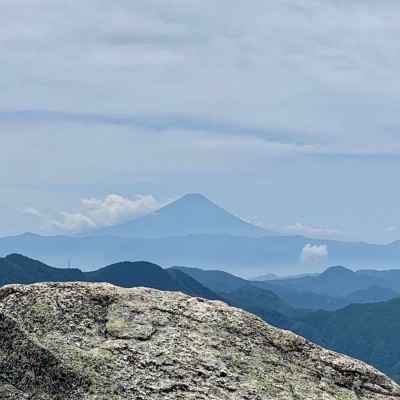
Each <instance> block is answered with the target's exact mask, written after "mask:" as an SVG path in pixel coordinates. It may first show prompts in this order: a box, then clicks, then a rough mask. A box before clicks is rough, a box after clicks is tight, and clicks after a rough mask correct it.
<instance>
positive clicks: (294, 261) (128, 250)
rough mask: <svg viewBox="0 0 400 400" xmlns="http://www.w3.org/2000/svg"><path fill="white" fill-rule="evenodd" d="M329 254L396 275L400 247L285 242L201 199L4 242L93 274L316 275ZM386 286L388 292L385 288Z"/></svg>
mask: <svg viewBox="0 0 400 400" xmlns="http://www.w3.org/2000/svg"><path fill="white" fill-rule="evenodd" d="M310 246H311V248H312V247H315V246H326V250H327V253H328V256H327V258H326V260H324V262H326V263H328V262H329V264H330V265H352V266H355V267H356V268H364V269H371V268H379V269H386V268H397V267H399V260H400V242H394V243H391V244H388V245H375V244H368V243H358V242H342V241H335V240H325V239H310V238H306V237H302V236H280V235H278V234H274V233H273V232H269V231H266V230H264V229H262V228H260V227H258V226H255V225H252V224H249V223H247V222H245V221H243V220H241V219H240V218H237V217H235V216H234V215H232V214H230V213H228V212H227V211H225V210H224V209H223V208H221V207H219V206H217V205H216V204H214V203H212V202H211V201H209V200H208V199H207V198H205V197H204V196H202V195H199V194H190V195H186V196H184V197H183V198H181V199H179V200H177V201H175V202H173V203H171V204H169V205H167V206H165V207H162V208H161V209H160V210H158V211H156V212H154V213H152V214H150V215H147V216H145V217H142V218H139V219H136V220H133V221H130V222H128V223H125V224H122V225H117V226H113V227H108V228H104V229H101V230H99V231H96V232H93V233H92V234H91V236H85V237H79V236H73V237H71V236H39V235H34V234H30V233H27V234H23V235H18V236H13V237H5V238H0V256H5V255H7V254H10V253H22V254H25V255H27V256H30V257H33V258H38V259H41V260H43V261H45V262H47V263H48V264H51V265H58V266H67V265H70V264H72V265H73V266H76V267H79V268H81V269H82V270H92V269H96V268H99V267H101V266H103V265H106V264H112V263H116V262H118V261H120V260H150V261H152V262H154V263H157V264H161V265H170V266H171V265H196V266H201V267H202V268H206V269H210V268H212V269H219V270H225V271H227V272H231V273H235V274H237V275H242V276H261V275H265V274H271V273H274V274H277V275H280V276H282V275H298V274H300V273H304V272H310V271H309V270H308V268H309V266H308V265H307V263H302V257H301V255H302V254H303V250H304V249H305V248H310ZM379 286H381V285H380V284H379Z"/></svg>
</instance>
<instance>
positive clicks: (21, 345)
mask: <svg viewBox="0 0 400 400" xmlns="http://www.w3.org/2000/svg"><path fill="white" fill-rule="evenodd" d="M0 325H1V328H2V332H3V334H2V335H1V336H0V354H2V355H3V357H1V359H0V365H1V370H2V374H1V375H0V393H1V396H2V398H5V399H9V400H20V399H23V398H35V399H38V400H39V399H43V400H44V399H50V398H51V399H59V400H62V399H68V400H89V399H94V398H99V399H100V398H107V399H111V398H112V399H114V400H128V399H152V400H175V399H196V400H223V399H233V398H235V399H254V400H255V399H260V400H261V399H271V400H280V399H296V400H317V399H326V400H344V399H346V400H372V399H374V400H395V399H398V398H399V396H400V387H399V386H398V385H396V384H395V383H394V382H393V381H391V380H390V379H388V378H387V377H386V376H384V375H383V374H382V373H380V372H378V371H377V370H375V369H373V368H372V367H369V366H367V365H366V364H364V363H361V362H359V361H356V360H354V359H350V358H348V357H345V356H343V355H340V354H336V353H333V352H329V351H327V350H325V349H322V348H320V347H318V346H316V345H314V344H311V343H310V342H308V341H306V340H305V339H303V338H301V337H299V336H297V335H294V334H292V333H290V332H287V331H282V330H279V329H276V328H273V327H271V326H269V325H267V324H265V323H263V322H262V321H261V320H260V319H258V318H256V317H254V316H252V315H250V314H247V313H245V312H243V311H241V310H238V309H234V308H231V307H228V306H226V305H225V304H223V303H221V302H209V301H204V300H202V299H194V298H191V297H188V296H185V295H182V294H179V293H171V292H169V293H167V292H160V291H157V290H154V289H143V288H136V289H123V288H118V287H115V286H112V285H109V284H83V283H80V284H71V283H69V284H38V285H33V286H11V287H7V288H3V289H0Z"/></svg>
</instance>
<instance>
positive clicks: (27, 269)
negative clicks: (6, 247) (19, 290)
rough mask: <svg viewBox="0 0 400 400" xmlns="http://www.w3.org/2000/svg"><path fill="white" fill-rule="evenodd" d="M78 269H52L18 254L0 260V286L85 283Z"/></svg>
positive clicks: (83, 276)
mask: <svg viewBox="0 0 400 400" xmlns="http://www.w3.org/2000/svg"><path fill="white" fill-rule="evenodd" d="M85 280H86V278H85V275H84V274H83V273H82V272H81V271H80V270H78V269H72V268H70V269H61V268H52V267H49V266H48V265H46V264H43V263H41V262H40V261H36V260H32V259H30V258H28V257H24V256H22V255H20V254H11V255H9V256H7V257H4V258H0V286H3V285H6V284H10V283H35V282H43V281H46V282H67V281H85Z"/></svg>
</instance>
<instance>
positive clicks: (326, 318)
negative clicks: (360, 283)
mask: <svg viewBox="0 0 400 400" xmlns="http://www.w3.org/2000/svg"><path fill="white" fill-rule="evenodd" d="M293 329H295V331H296V332H298V333H299V334H301V335H304V336H306V337H307V338H309V339H310V340H312V341H314V342H316V343H318V344H321V345H323V346H325V347H328V348H330V349H332V350H335V351H338V352H341V353H345V354H349V355H351V356H353V357H357V358H359V359H361V360H363V361H365V362H368V363H371V364H373V365H375V366H377V368H379V369H381V370H383V371H385V372H386V373H387V374H389V375H391V376H392V377H394V378H396V379H398V380H400V362H399V360H400V341H399V338H400V298H396V299H393V300H391V301H388V302H384V303H376V304H354V305H350V306H348V307H346V308H344V309H341V310H338V311H334V312H327V311H319V312H315V313H311V314H308V315H307V316H305V317H303V318H300V321H299V322H298V325H297V326H293Z"/></svg>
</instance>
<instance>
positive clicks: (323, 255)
mask: <svg viewBox="0 0 400 400" xmlns="http://www.w3.org/2000/svg"><path fill="white" fill-rule="evenodd" d="M328 256H329V253H328V246H326V245H312V244H309V243H308V244H306V245H305V246H304V247H303V249H302V251H301V255H300V261H301V263H302V264H303V265H305V266H307V267H323V266H326V265H325V264H326V262H327V260H328Z"/></svg>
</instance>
